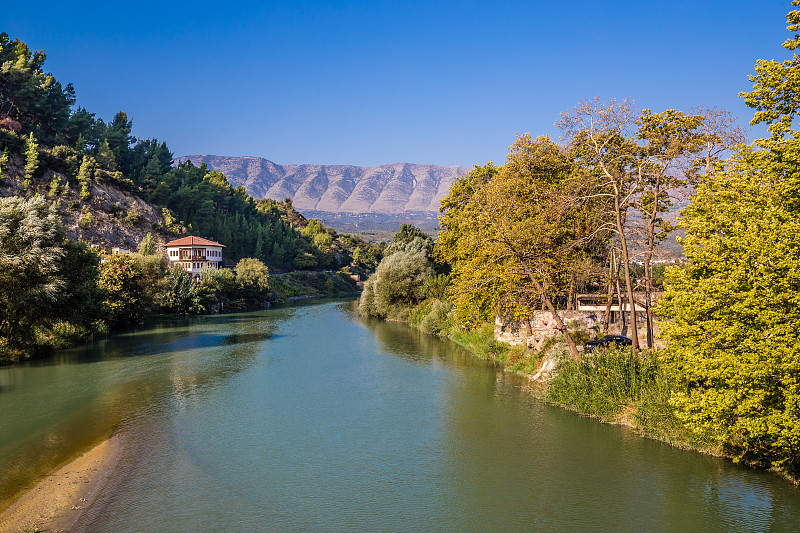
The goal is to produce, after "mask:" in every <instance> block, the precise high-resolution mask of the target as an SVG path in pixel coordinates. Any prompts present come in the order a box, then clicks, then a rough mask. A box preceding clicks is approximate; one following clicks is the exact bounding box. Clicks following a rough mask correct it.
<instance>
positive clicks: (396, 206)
mask: <svg viewBox="0 0 800 533" xmlns="http://www.w3.org/2000/svg"><path fill="white" fill-rule="evenodd" d="M187 160H191V162H192V164H194V165H195V166H199V165H200V164H201V163H205V164H206V165H207V166H208V167H209V169H211V170H214V171H217V172H220V173H222V174H225V177H226V178H227V179H228V182H229V183H231V184H232V185H233V186H237V185H242V186H243V187H244V188H245V190H246V191H247V192H248V193H249V194H250V195H251V196H253V197H255V198H273V199H275V200H283V199H285V198H291V199H292V205H293V206H294V208H295V209H297V210H299V211H302V212H307V211H316V212H328V213H353V214H355V213H375V214H402V213H436V212H438V210H439V202H441V200H442V198H444V197H445V195H447V192H448V191H449V189H450V185H451V184H452V183H453V182H454V181H455V180H456V179H457V178H458V176H460V175H464V174H466V173H467V172H469V171H470V169H469V168H467V167H464V166H440V165H418V164H412V163H393V164H388V165H380V166H375V167H358V166H353V165H279V164H277V163H273V162H272V161H269V160H267V159H263V158H261V157H227V156H217V155H208V154H206V155H187V156H183V157H179V158H177V159H176V161H177V162H185V161H187Z"/></svg>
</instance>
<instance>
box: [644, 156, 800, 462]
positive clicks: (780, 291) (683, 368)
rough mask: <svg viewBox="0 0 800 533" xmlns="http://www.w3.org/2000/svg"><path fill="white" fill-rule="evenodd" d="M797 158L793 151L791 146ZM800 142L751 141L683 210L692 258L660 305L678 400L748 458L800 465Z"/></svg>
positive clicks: (699, 426)
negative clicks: (756, 146) (760, 146)
mask: <svg viewBox="0 0 800 533" xmlns="http://www.w3.org/2000/svg"><path fill="white" fill-rule="evenodd" d="M787 155H788V154H787ZM798 168H800V146H797V147H795V148H794V150H793V154H792V158H791V159H789V158H786V157H782V158H780V159H778V160H776V158H775V157H774V154H773V153H771V152H769V151H766V150H753V149H750V148H743V149H741V150H740V151H739V152H738V153H737V154H736V155H735V156H734V157H733V159H731V160H730V161H729V162H728V165H727V168H721V167H717V168H716V169H715V170H713V171H712V173H711V174H709V175H708V176H707V177H706V178H705V179H704V182H703V183H702V184H701V185H700V187H699V188H698V190H697V193H696V194H695V196H694V197H693V198H692V203H691V205H690V206H689V207H687V208H686V209H685V210H684V211H683V213H682V222H681V225H682V226H683V227H684V228H685V229H686V237H685V239H684V240H683V245H684V250H685V254H686V257H687V259H688V260H689V264H688V265H687V266H686V267H685V268H673V269H669V270H668V271H667V280H666V282H665V285H666V291H665V293H664V297H663V300H662V303H661V305H660V307H659V313H660V314H661V315H662V316H664V317H665V318H667V319H669V320H668V321H666V322H663V323H662V334H663V337H664V339H665V341H666V343H667V348H666V352H665V367H666V368H667V369H669V370H670V371H671V372H672V373H673V374H674V375H675V376H676V377H677V378H678V379H680V380H681V381H683V382H684V383H685V384H686V387H687V390H686V392H685V393H680V394H678V395H677V396H676V397H675V399H674V402H675V405H676V406H677V407H678V408H679V411H680V416H681V418H682V419H683V420H684V421H685V422H686V423H687V425H689V426H690V427H691V428H693V429H694V430H695V431H697V432H698V433H702V434H704V435H706V436H708V437H709V438H711V439H713V440H714V441H716V442H718V443H720V444H722V445H724V446H726V447H727V448H728V449H729V451H731V452H732V453H735V454H737V455H738V456H739V457H740V458H741V459H743V460H746V461H758V462H763V463H767V464H773V465H775V466H781V467H784V468H786V469H787V470H789V471H791V472H794V473H797V472H800V347H798V344H797V332H798V331H800V222H798V221H799V220H800V193H799V192H798V191H800V172H798Z"/></svg>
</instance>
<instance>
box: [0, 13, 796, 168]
mask: <svg viewBox="0 0 800 533" xmlns="http://www.w3.org/2000/svg"><path fill="white" fill-rule="evenodd" d="M791 9H792V8H791V5H790V2H789V1H788V0H786V1H779V0H766V1H765V0H694V1H684V0H670V1H666V2H665V1H650V0H636V1H613V0H607V1H600V0H594V1H591V0H564V1H559V0H551V1H547V2H542V1H539V2H537V1H527V2H523V1H519V2H514V1H496V2H473V1H460V2H434V1H426V2H403V1H395V2H383V1H378V0H371V1H365V2H345V1H339V2H317V1H292V2H289V1H287V2H268V1H267V2H247V1H241V2H237V1H229V2H220V1H214V2H206V1H195V2H190V3H181V2H171V1H164V0H162V1H160V2H152V1H140V2H113V1H108V0H105V1H103V2H63V1H61V2H48V1H45V2H36V3H30V2H20V1H17V2H6V3H4V5H3V7H2V8H0V31H5V32H6V33H8V34H9V35H10V36H11V37H12V38H14V37H18V38H20V39H22V40H23V41H25V42H26V43H27V44H28V45H29V46H30V47H32V48H34V49H37V50H39V49H44V50H45V51H46V52H47V54H48V59H47V63H46V65H45V70H47V71H50V72H52V73H53V74H55V75H56V77H57V78H58V79H59V80H60V81H61V82H62V83H67V82H72V83H73V84H74V85H75V89H76V92H77V96H78V105H80V106H84V107H86V108H87V109H88V110H89V111H91V112H94V113H96V114H97V115H98V116H99V117H101V118H103V119H105V120H110V119H111V118H113V116H114V114H115V113H116V112H117V111H119V110H124V111H127V112H128V116H129V118H132V119H133V127H134V131H133V133H134V135H136V136H138V137H142V138H152V137H155V138H158V139H159V140H165V141H167V144H168V145H169V146H170V148H171V149H172V150H173V152H174V153H175V155H176V156H180V155H186V154H205V153H210V154H215V155H230V156H239V155H251V156H260V157H265V158H267V159H270V160H271V161H274V162H276V163H283V164H286V163H318V164H325V163H327V164H354V165H378V164H383V163H394V162H411V163H436V164H442V165H452V164H461V165H466V166H471V165H473V164H483V163H485V162H487V161H489V160H493V161H495V162H496V163H501V162H502V161H503V160H504V158H505V155H506V153H507V150H508V146H509V145H510V144H511V143H512V142H513V141H514V138H515V135H516V134H517V133H525V132H530V133H531V134H532V135H538V134H543V133H545V134H549V135H551V136H553V137H558V135H559V132H558V130H557V129H556V128H554V126H553V123H554V122H555V120H557V118H558V114H559V112H562V111H569V110H570V109H572V108H573V107H574V106H575V105H576V104H577V103H578V102H579V101H580V100H583V99H587V98H593V97H595V96H599V97H600V98H601V99H608V98H618V99H623V98H632V99H634V100H635V101H636V103H637V104H638V105H639V106H640V107H647V108H651V109H652V110H654V111H662V110H664V109H668V108H674V109H681V110H685V109H687V108H689V107H692V106H695V105H699V104H706V105H709V106H722V107H725V108H727V109H729V110H730V111H731V112H733V113H734V114H735V115H736V116H738V117H740V119H741V122H742V123H743V124H746V123H747V121H749V120H750V118H751V117H752V111H751V110H750V109H748V108H747V107H746V106H745V105H744V102H743V101H742V99H741V98H739V97H738V96H737V95H738V93H739V91H742V90H747V89H749V88H750V83H749V81H748V78H747V76H748V75H749V74H752V72H753V65H754V63H755V60H756V59H758V58H764V59H771V58H775V59H780V60H783V59H785V58H787V57H788V52H787V51H786V50H784V49H783V48H782V47H781V46H780V44H781V43H782V42H783V41H784V40H785V39H786V38H787V37H788V36H789V34H788V32H787V31H786V22H785V15H786V13H787V12H788V11H790V10H791ZM761 133H762V131H759V130H754V131H751V134H750V137H751V138H752V137H754V136H761V135H760V134H761Z"/></svg>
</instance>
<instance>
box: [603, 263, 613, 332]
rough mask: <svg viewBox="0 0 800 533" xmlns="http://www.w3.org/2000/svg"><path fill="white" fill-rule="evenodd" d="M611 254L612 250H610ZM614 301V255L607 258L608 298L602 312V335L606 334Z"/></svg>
mask: <svg viewBox="0 0 800 533" xmlns="http://www.w3.org/2000/svg"><path fill="white" fill-rule="evenodd" d="M612 254H613V252H612ZM613 301H614V256H613V255H612V256H611V257H609V259H608V299H607V300H606V312H605V313H604V314H603V335H608V325H609V322H611V304H612V302H613Z"/></svg>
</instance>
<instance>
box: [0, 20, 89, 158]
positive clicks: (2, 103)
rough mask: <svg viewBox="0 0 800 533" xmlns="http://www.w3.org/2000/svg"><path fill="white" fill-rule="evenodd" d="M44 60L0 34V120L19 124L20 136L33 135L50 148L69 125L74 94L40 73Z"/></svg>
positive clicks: (49, 75) (41, 55) (40, 53)
mask: <svg viewBox="0 0 800 533" xmlns="http://www.w3.org/2000/svg"><path fill="white" fill-rule="evenodd" d="M46 57H47V56H46V55H45V53H44V52H43V51H41V50H40V51H36V52H34V51H32V50H30V49H29V48H28V46H27V45H26V44H25V43H23V42H22V41H20V40H19V39H13V40H12V39H10V38H9V36H8V34H6V33H0V67H1V68H0V119H2V118H4V117H8V118H10V119H12V120H15V121H18V122H19V123H20V124H21V125H22V131H21V133H22V134H23V135H28V134H33V135H35V136H36V138H38V139H40V140H41V141H43V142H45V143H46V144H48V145H51V146H52V145H53V144H54V142H55V140H56V136H57V134H58V132H61V131H62V130H63V129H64V128H65V126H66V125H67V123H68V122H69V117H70V108H71V106H72V105H73V104H74V103H75V91H74V90H73V88H72V85H71V84H69V85H67V86H66V87H62V85H61V84H60V83H59V82H58V81H56V79H55V78H54V77H53V75H52V74H49V73H45V72H44V71H43V66H44V62H45V59H46Z"/></svg>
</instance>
